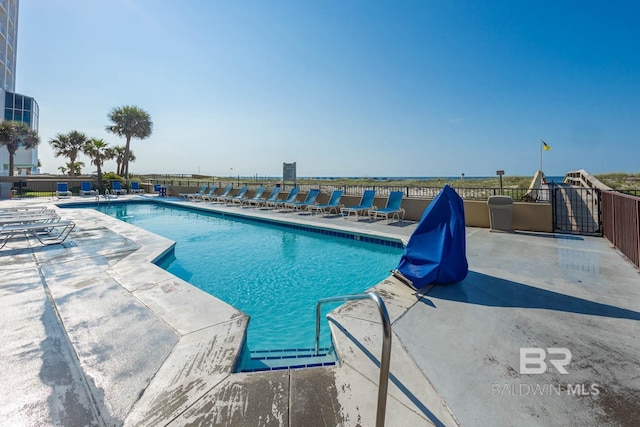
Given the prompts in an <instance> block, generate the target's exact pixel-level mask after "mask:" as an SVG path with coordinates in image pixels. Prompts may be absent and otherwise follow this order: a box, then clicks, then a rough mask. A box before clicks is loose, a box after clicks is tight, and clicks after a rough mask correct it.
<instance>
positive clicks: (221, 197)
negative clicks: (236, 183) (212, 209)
mask: <svg viewBox="0 0 640 427" xmlns="http://www.w3.org/2000/svg"><path fill="white" fill-rule="evenodd" d="M231 190H233V185H231V184H227V186H226V187H224V190H223V191H222V194H220V195H218V196H214V197H212V198H207V199H206V200H208V201H210V202H212V203H223V202H224V201H225V199H226V198H227V197H229V193H231Z"/></svg>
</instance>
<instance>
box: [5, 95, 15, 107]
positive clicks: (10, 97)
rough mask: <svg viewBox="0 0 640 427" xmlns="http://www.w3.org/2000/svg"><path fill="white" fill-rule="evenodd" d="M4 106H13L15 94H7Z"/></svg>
mask: <svg viewBox="0 0 640 427" xmlns="http://www.w3.org/2000/svg"><path fill="white" fill-rule="evenodd" d="M4 105H6V106H11V105H13V94H12V93H11V92H7V94H6V96H5V97H4Z"/></svg>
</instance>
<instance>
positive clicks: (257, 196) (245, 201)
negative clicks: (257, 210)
mask: <svg viewBox="0 0 640 427" xmlns="http://www.w3.org/2000/svg"><path fill="white" fill-rule="evenodd" d="M262 193H264V187H258V189H257V190H256V192H255V193H254V194H253V196H251V197H243V198H241V199H233V203H237V204H239V205H241V206H242V205H249V204H250V202H251V201H252V200H260V199H261V198H262Z"/></svg>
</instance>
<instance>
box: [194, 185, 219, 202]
mask: <svg viewBox="0 0 640 427" xmlns="http://www.w3.org/2000/svg"><path fill="white" fill-rule="evenodd" d="M216 190H218V186H217V185H212V186H211V187H209V191H207V192H205V193H204V194H200V195H197V194H196V195H190V196H189V200H192V201H195V202H204V201H205V200H208V199H209V197H215V196H216Z"/></svg>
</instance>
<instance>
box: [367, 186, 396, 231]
mask: <svg viewBox="0 0 640 427" xmlns="http://www.w3.org/2000/svg"><path fill="white" fill-rule="evenodd" d="M403 196H404V194H403V193H402V191H392V192H391V193H389V198H388V199H387V205H386V206H385V207H384V208H382V209H370V210H369V218H370V219H376V218H386V220H387V223H389V217H391V219H393V218H396V219H397V220H398V221H400V220H403V219H404V208H403V207H402V197H403Z"/></svg>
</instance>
